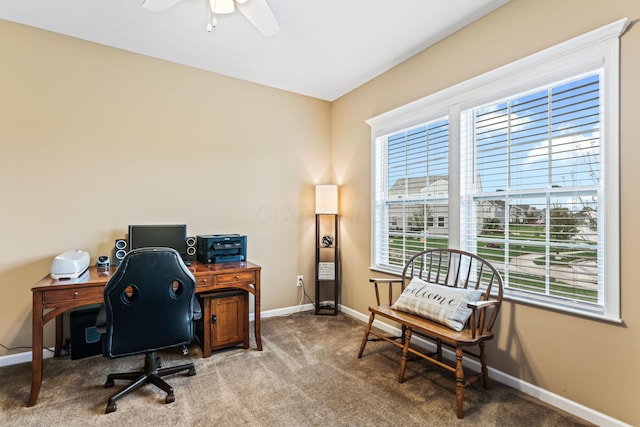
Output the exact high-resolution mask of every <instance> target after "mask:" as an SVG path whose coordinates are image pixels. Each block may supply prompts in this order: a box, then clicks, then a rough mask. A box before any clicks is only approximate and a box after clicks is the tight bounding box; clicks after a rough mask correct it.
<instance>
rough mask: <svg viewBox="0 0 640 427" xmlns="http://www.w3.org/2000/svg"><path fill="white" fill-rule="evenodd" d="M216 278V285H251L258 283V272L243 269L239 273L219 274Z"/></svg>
mask: <svg viewBox="0 0 640 427" xmlns="http://www.w3.org/2000/svg"><path fill="white" fill-rule="evenodd" d="M215 279H216V286H235V285H238V284H246V285H251V284H254V283H256V272H255V271H241V272H237V273H228V274H218V275H216V277H215Z"/></svg>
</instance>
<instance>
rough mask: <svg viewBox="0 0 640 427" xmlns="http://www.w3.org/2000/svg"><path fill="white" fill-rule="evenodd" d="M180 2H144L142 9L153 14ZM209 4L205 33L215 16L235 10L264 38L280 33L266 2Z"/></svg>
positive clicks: (230, 0) (243, 0)
mask: <svg viewBox="0 0 640 427" xmlns="http://www.w3.org/2000/svg"><path fill="white" fill-rule="evenodd" d="M179 1H180V0H145V1H144V3H142V7H144V8H145V9H147V10H150V11H153V12H161V11H163V10H166V9H169V8H170V7H171V6H173V5H174V4H176V3H178V2H179ZM207 2H209V22H208V24H207V31H211V28H212V27H215V26H216V25H217V20H216V15H218V14H220V15H222V14H227V13H233V11H234V10H235V8H236V7H237V8H238V10H240V12H241V13H242V14H243V15H244V16H245V18H247V19H248V20H249V22H251V23H252V24H253V25H254V26H255V27H256V28H257V29H258V31H260V32H261V33H262V34H264V35H265V36H272V35H274V34H276V33H277V32H278V31H280V26H279V25H278V21H276V18H275V16H273V12H271V8H270V7H269V5H268V4H267V1H266V0H207Z"/></svg>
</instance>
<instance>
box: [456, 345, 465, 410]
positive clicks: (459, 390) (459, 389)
mask: <svg viewBox="0 0 640 427" xmlns="http://www.w3.org/2000/svg"><path fill="white" fill-rule="evenodd" d="M463 398H464V370H463V369H462V348H461V347H456V405H457V416H458V418H460V419H462V417H464V413H463V412H464V411H463V404H462V403H463Z"/></svg>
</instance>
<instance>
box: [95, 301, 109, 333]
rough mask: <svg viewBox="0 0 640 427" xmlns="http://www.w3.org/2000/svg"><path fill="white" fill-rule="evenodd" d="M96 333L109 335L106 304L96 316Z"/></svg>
mask: <svg viewBox="0 0 640 427" xmlns="http://www.w3.org/2000/svg"><path fill="white" fill-rule="evenodd" d="M96 332H98V333H99V334H106V333H107V310H106V309H105V308H104V304H102V305H101V306H100V309H99V310H98V315H97V316H96Z"/></svg>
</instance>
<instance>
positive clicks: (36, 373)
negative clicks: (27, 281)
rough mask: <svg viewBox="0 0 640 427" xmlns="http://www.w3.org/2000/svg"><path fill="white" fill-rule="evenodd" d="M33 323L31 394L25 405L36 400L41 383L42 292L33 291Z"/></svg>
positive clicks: (34, 402)
mask: <svg viewBox="0 0 640 427" xmlns="http://www.w3.org/2000/svg"><path fill="white" fill-rule="evenodd" d="M32 322H33V324H32V326H31V328H32V329H31V395H30V396H29V402H28V403H27V406H33V405H35V404H36V401H37V400H38V394H40V386H41V385H42V327H43V325H42V294H41V293H40V292H33V320H32Z"/></svg>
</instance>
